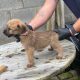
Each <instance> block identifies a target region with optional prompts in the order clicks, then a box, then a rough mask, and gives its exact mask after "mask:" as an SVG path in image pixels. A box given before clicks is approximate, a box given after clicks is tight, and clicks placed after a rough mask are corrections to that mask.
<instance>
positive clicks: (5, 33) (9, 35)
mask: <svg viewBox="0 0 80 80" xmlns="http://www.w3.org/2000/svg"><path fill="white" fill-rule="evenodd" d="M3 33H4V35H6V36H7V37H11V36H13V35H12V34H9V33H8V31H7V30H6V29H5V30H4V31H3Z"/></svg>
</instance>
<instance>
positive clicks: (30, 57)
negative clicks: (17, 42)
mask: <svg viewBox="0 0 80 80" xmlns="http://www.w3.org/2000/svg"><path fill="white" fill-rule="evenodd" d="M26 51H27V57H28V64H27V67H28V68H30V67H32V66H33V65H34V56H33V55H34V48H32V47H30V48H28V49H27V50H26Z"/></svg>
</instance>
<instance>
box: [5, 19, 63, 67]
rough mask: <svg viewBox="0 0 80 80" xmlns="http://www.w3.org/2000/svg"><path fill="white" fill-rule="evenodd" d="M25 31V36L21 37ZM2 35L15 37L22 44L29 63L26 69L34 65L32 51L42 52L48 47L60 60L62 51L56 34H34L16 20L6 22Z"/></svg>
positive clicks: (49, 32)
mask: <svg viewBox="0 0 80 80" xmlns="http://www.w3.org/2000/svg"><path fill="white" fill-rule="evenodd" d="M25 31H27V35H23V33H25ZM4 34H5V35H6V36H8V37H10V36H17V37H18V38H19V39H20V41H21V43H22V44H23V46H24V48H25V50H26V54H27V56H28V61H29V63H28V64H27V67H32V66H33V65H34V58H33V55H34V51H35V50H42V49H44V48H45V47H47V46H48V45H50V46H51V48H52V49H54V50H55V51H56V52H57V58H58V59H61V58H62V56H63V49H62V47H61V45H60V43H59V41H58V34H57V33H55V32H53V31H46V32H35V31H32V30H29V29H28V27H27V26H26V25H25V24H24V23H23V22H22V21H20V20H18V19H12V20H10V21H8V23H7V28H6V29H5V30H4Z"/></svg>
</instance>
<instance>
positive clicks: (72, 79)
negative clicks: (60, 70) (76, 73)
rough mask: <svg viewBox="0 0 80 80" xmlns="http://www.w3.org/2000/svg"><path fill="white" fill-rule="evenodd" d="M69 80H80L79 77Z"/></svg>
mask: <svg viewBox="0 0 80 80" xmlns="http://www.w3.org/2000/svg"><path fill="white" fill-rule="evenodd" d="M67 80H80V79H78V77H73V78H70V79H67Z"/></svg>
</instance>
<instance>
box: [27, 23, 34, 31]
mask: <svg viewBox="0 0 80 80" xmlns="http://www.w3.org/2000/svg"><path fill="white" fill-rule="evenodd" d="M25 24H26V26H27V27H28V28H29V30H32V31H33V27H32V26H31V25H29V24H27V23H25Z"/></svg>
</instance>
